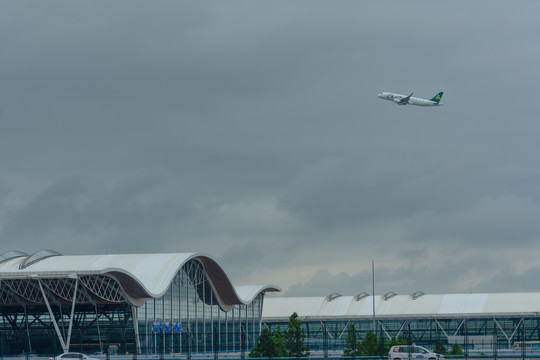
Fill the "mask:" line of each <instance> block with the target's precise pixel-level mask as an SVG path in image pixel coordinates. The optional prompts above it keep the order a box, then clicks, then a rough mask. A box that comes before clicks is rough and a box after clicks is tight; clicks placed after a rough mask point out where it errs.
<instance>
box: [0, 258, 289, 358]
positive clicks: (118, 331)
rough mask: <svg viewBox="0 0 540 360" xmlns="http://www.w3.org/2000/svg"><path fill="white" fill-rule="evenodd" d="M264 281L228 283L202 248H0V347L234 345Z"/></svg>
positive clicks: (259, 303)
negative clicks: (128, 251)
mask: <svg viewBox="0 0 540 360" xmlns="http://www.w3.org/2000/svg"><path fill="white" fill-rule="evenodd" d="M273 291H280V289H279V288H277V287H275V286H272V285H259V286H241V287H234V286H233V285H232V284H231V281H230V280H229V278H228V277H227V275H226V274H225V272H224V271H223V269H222V268H221V267H220V266H219V265H218V264H217V262H216V261H215V260H213V259H212V258H210V257H208V256H207V255H202V254H193V253H189V254H184V253H179V254H140V255H85V256H62V255H61V254H59V253H57V252H55V251H50V250H46V251H40V252H37V253H35V254H32V255H29V254H26V253H23V252H20V251H8V252H5V253H3V254H1V255H0V314H1V318H0V355H1V356H4V355H13V354H22V353H27V354H28V353H37V354H58V353H62V352H65V351H67V350H68V349H69V350H70V351H79V352H85V353H93V352H102V353H106V352H108V353H120V354H125V353H130V354H141V353H144V354H161V353H166V354H171V353H182V354H191V353H214V352H215V353H217V352H233V353H238V352H244V351H247V350H248V349H250V348H251V347H252V346H253V345H254V344H255V341H256V339H257V336H258V335H259V332H260V324H261V314H262V307H263V298H264V295H265V293H267V292H273Z"/></svg>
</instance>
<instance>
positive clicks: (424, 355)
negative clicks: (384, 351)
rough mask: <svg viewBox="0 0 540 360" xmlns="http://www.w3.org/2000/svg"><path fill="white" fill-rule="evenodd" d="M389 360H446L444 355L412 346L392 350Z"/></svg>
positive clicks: (400, 346) (401, 346) (392, 348)
mask: <svg viewBox="0 0 540 360" xmlns="http://www.w3.org/2000/svg"><path fill="white" fill-rule="evenodd" d="M388 359H389V360H408V359H427V360H437V359H444V355H441V354H437V353H434V352H432V351H429V350H428V349H426V348H423V347H421V346H418V345H415V344H412V345H396V346H392V347H391V348H390V351H389V352H388Z"/></svg>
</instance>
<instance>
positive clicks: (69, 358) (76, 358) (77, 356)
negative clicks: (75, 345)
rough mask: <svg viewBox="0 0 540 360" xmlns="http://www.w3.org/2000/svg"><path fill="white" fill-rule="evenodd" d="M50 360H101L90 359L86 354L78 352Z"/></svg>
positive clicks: (64, 354)
mask: <svg viewBox="0 0 540 360" xmlns="http://www.w3.org/2000/svg"><path fill="white" fill-rule="evenodd" d="M49 360H99V359H97V358H92V357H89V356H88V355H86V354H83V353H78V352H67V353H63V354H61V355H58V356H55V357H54V358H49Z"/></svg>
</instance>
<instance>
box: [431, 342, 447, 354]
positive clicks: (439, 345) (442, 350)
mask: <svg viewBox="0 0 540 360" xmlns="http://www.w3.org/2000/svg"><path fill="white" fill-rule="evenodd" d="M433 352H436V353H437V354H441V355H446V353H447V352H448V350H447V349H446V347H445V346H444V343H443V342H442V341H440V340H439V341H437V342H436V343H435V346H434V347H433Z"/></svg>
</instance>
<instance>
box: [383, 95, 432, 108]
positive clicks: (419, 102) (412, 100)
mask: <svg viewBox="0 0 540 360" xmlns="http://www.w3.org/2000/svg"><path fill="white" fill-rule="evenodd" d="M377 97H379V98H381V99H383V100H388V101H393V102H394V103H396V104H398V105H416V106H439V105H442V104H440V103H438V102H436V101H431V100H428V99H422V98H417V97H409V99H408V101H407V102H405V103H403V102H402V101H401V100H402V99H405V98H407V95H401V94H394V93H391V92H382V93H380V94H379V95H377Z"/></svg>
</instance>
